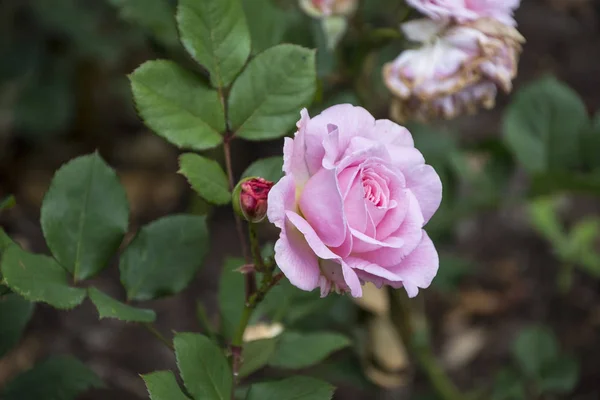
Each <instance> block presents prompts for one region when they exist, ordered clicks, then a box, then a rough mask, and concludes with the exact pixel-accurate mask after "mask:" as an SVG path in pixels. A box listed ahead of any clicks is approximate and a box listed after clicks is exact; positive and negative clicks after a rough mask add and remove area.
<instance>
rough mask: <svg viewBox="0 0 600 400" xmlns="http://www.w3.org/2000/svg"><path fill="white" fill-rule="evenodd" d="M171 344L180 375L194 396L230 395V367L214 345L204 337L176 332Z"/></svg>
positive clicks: (223, 398) (222, 398) (220, 398)
mask: <svg viewBox="0 0 600 400" xmlns="http://www.w3.org/2000/svg"><path fill="white" fill-rule="evenodd" d="M173 343H174V345H175V355H176V357H177V365H178V366H179V371H180V373H181V377H182V378H183V382H184V384H185V387H186V388H187V390H188V392H189V393H190V394H191V395H192V396H193V397H194V398H195V399H202V400H229V399H230V398H231V387H232V385H233V381H232V375H231V370H230V369H229V365H228V364H227V359H226V358H225V356H224V355H223V353H222V351H221V349H220V348H219V347H218V346H217V345H216V344H214V343H213V342H211V341H210V339H209V338H207V337H206V336H202V335H197V334H193V333H178V334H177V335H175V339H174V341H173Z"/></svg>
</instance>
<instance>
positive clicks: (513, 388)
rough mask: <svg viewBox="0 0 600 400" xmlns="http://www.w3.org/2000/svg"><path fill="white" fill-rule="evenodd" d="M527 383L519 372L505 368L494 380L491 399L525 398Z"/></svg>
mask: <svg viewBox="0 0 600 400" xmlns="http://www.w3.org/2000/svg"><path fill="white" fill-rule="evenodd" d="M525 399H526V397H525V385H524V381H523V380H522V379H521V377H520V376H519V374H517V373H516V372H515V371H513V370H512V369H503V370H501V371H500V372H499V373H498V375H496V380H495V382H494V389H493V392H492V399H491V400H525Z"/></svg>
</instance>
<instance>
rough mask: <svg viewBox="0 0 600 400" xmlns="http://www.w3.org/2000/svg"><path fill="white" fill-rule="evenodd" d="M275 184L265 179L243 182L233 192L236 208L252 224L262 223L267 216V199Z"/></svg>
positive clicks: (251, 179)
mask: <svg viewBox="0 0 600 400" xmlns="http://www.w3.org/2000/svg"><path fill="white" fill-rule="evenodd" d="M273 185H274V183H273V182H271V181H268V180H266V179H264V178H248V179H245V180H243V181H241V182H240V183H239V184H238V187H236V188H235V190H234V192H233V197H234V208H235V209H236V210H237V211H238V212H239V213H240V214H241V215H242V216H243V217H244V218H245V219H246V220H247V221H250V222H260V221H262V220H263V219H264V218H265V217H266V215H267V199H268V195H269V191H270V190H271V188H272V187H273Z"/></svg>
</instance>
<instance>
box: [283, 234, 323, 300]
mask: <svg viewBox="0 0 600 400" xmlns="http://www.w3.org/2000/svg"><path fill="white" fill-rule="evenodd" d="M289 228H291V229H286V228H285V227H284V229H282V231H281V234H280V236H279V240H278V241H277V242H276V243H275V261H276V262H277V265H278V266H279V269H281V271H282V272H283V273H284V274H285V276H286V277H287V278H288V279H289V281H290V283H291V284H292V285H294V286H296V287H298V288H299V289H302V290H306V291H311V290H313V289H315V288H316V287H317V285H318V283H319V276H320V275H321V272H320V270H319V263H318V259H317V256H316V255H315V253H314V252H313V251H312V250H311V248H310V246H309V245H308V243H307V242H306V240H304V237H303V236H302V234H301V233H300V232H299V231H297V230H295V229H293V227H291V226H290V227H289Z"/></svg>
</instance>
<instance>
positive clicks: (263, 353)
mask: <svg viewBox="0 0 600 400" xmlns="http://www.w3.org/2000/svg"><path fill="white" fill-rule="evenodd" d="M276 345H277V339H262V340H254V341H252V342H248V343H244V350H243V352H242V360H244V363H243V364H242V368H240V376H241V377H242V378H243V377H245V376H248V375H250V374H251V373H253V372H255V371H258V370H259V369H261V368H262V367H264V366H266V365H267V364H268V363H269V359H270V358H271V356H272V355H273V353H274V352H275V348H276Z"/></svg>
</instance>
